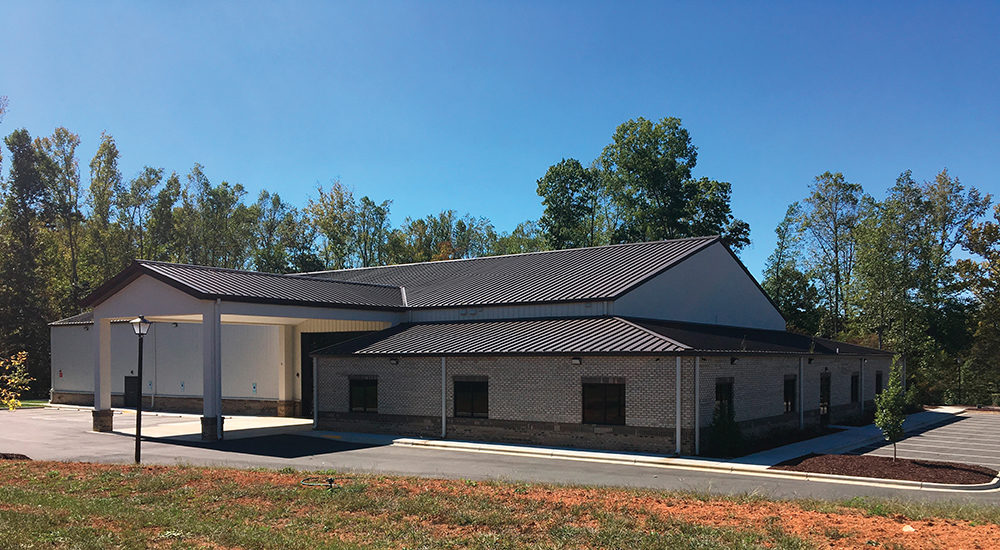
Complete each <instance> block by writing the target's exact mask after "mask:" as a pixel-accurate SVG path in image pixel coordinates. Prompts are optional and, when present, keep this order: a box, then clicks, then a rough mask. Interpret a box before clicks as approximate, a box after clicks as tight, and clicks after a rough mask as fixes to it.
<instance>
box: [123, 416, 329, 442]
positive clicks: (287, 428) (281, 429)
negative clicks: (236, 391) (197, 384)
mask: <svg viewBox="0 0 1000 550" xmlns="http://www.w3.org/2000/svg"><path fill="white" fill-rule="evenodd" d="M224 418H225V431H224V432H223V433H224V436H223V437H224V438H225V439H243V438H247V437H259V436H263V435H276V434H281V433H292V432H302V431H308V430H312V420H311V419H308V418H288V417H278V416H226V417H224ZM128 419H129V420H131V421H132V423H131V424H130V425H123V424H128V423H127V421H125V422H123V421H122V420H123V419H119V420H118V421H117V422H116V424H117V427H118V429H116V430H115V432H116V433H121V434H125V435H133V436H134V435H135V416H134V414H133V415H132V416H131V417H130V418H128ZM143 420H145V416H144V417H143ZM142 436H143V437H150V438H179V439H192V440H200V439H201V417H199V416H192V417H187V418H177V419H175V420H174V421H172V422H165V423H159V424H157V425H155V426H150V427H146V426H143V428H142Z"/></svg>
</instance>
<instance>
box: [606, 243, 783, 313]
mask: <svg viewBox="0 0 1000 550" xmlns="http://www.w3.org/2000/svg"><path fill="white" fill-rule="evenodd" d="M613 309H614V311H613V314H614V315H619V316H623V317H644V318H649V319H663V320H669V321H687V322H691V323H705V324H712V325H730V326H738V327H752V328H762V329H772V330H785V321H784V319H782V317H781V314H780V313H778V310H777V309H775V307H774V306H773V305H772V304H771V302H770V300H768V299H767V296H765V295H764V293H763V292H761V290H760V288H758V287H757V285H756V283H755V282H754V280H753V279H752V278H751V277H750V275H748V274H747V273H746V272H745V271H744V270H743V268H742V267H741V266H740V265H739V263H738V262H737V261H736V260H735V259H733V257H732V255H730V253H729V251H728V250H726V248H725V246H723V245H722V244H721V243H715V244H713V245H711V246H709V247H708V248H705V249H704V250H702V251H700V252H698V253H696V254H695V255H694V256H691V257H690V258H688V259H686V260H684V261H682V262H681V263H679V264H678V265H676V266H674V267H672V268H670V269H668V270H667V271H665V272H664V273H661V274H660V275H657V276H656V277H653V278H652V279H650V280H649V281H646V282H645V283H643V284H641V285H639V286H638V287H636V288H635V289H633V290H632V291H630V292H628V293H626V294H625V295H624V296H622V297H620V298H618V299H617V300H615V302H614V306H613Z"/></svg>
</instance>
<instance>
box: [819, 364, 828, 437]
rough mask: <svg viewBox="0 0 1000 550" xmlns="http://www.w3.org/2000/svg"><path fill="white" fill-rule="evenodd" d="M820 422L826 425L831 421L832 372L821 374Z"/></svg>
mask: <svg viewBox="0 0 1000 550" xmlns="http://www.w3.org/2000/svg"><path fill="white" fill-rule="evenodd" d="M819 423H820V424H822V425H823V426H826V425H827V424H829V423H830V373H828V372H824V373H821V374H820V375H819Z"/></svg>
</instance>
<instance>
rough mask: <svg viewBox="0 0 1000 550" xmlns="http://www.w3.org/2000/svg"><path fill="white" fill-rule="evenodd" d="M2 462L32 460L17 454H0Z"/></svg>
mask: <svg viewBox="0 0 1000 550" xmlns="http://www.w3.org/2000/svg"><path fill="white" fill-rule="evenodd" d="M0 460H31V459H30V458H28V457H26V456H24V455H19V454H17V453H0Z"/></svg>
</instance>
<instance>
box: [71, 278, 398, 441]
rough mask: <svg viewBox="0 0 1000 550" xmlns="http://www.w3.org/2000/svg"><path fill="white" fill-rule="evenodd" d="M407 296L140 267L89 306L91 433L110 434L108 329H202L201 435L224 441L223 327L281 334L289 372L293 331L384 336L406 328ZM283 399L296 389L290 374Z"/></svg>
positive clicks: (306, 281) (322, 282)
mask: <svg viewBox="0 0 1000 550" xmlns="http://www.w3.org/2000/svg"><path fill="white" fill-rule="evenodd" d="M404 296H405V293H404V291H403V289H402V288H401V287H394V286H389V285H378V284H367V283H350V282H342V281H332V280H328V279H320V278H316V277H309V276H301V275H277V274H269V273H257V272H248V271H239V270H231V269H220V268H212V267H203V266H192V265H181V264H168V263H162V262H152V261H146V260H136V261H135V262H133V263H132V264H131V265H130V266H129V267H128V268H127V269H125V270H124V271H123V272H122V273H120V274H118V275H117V276H116V277H114V278H113V279H111V280H109V281H108V282H107V283H105V284H104V285H102V286H101V287H100V288H98V289H97V290H96V291H95V292H94V293H93V294H91V295H90V296H89V297H88V298H87V299H86V300H85V301H84V305H86V306H92V307H93V323H94V326H95V327H96V330H94V331H93V333H94V335H93V339H94V344H93V345H94V346H95V353H94V429H95V430H97V431H110V430H111V428H112V426H111V423H112V420H111V418H112V417H111V380H110V379H111V328H110V327H111V322H112V321H115V320H122V319H130V318H133V317H136V316H139V315H143V316H145V317H146V319H148V320H150V321H153V322H174V323H200V324H201V325H202V329H201V338H202V343H201V347H202V377H203V386H202V387H203V393H202V400H203V406H204V413H203V418H202V435H203V437H204V438H206V439H218V438H221V437H222V410H221V409H222V352H221V340H222V337H221V335H222V328H221V327H222V325H223V324H260V325H278V326H280V327H282V331H281V334H282V337H281V345H282V346H283V348H284V356H285V358H286V359H285V361H284V363H285V364H286V365H291V364H294V363H295V358H296V357H299V356H301V350H299V349H298V344H297V342H295V339H294V336H293V335H294V331H293V327H296V326H301V325H303V323H309V322H314V323H318V324H319V325H321V326H323V327H324V328H323V330H326V331H345V332H346V331H359V330H373V329H382V328H387V327H390V326H392V325H395V324H398V323H399V322H401V321H402V315H403V312H404V310H405V302H404ZM284 372H285V374H284V375H283V376H281V377H280V379H279V380H280V381H279V394H280V395H288V394H290V392H291V388H292V386H293V385H294V383H295V380H294V377H293V376H291V375H290V373H291V372H292V371H291V370H289V369H286V371H284Z"/></svg>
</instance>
